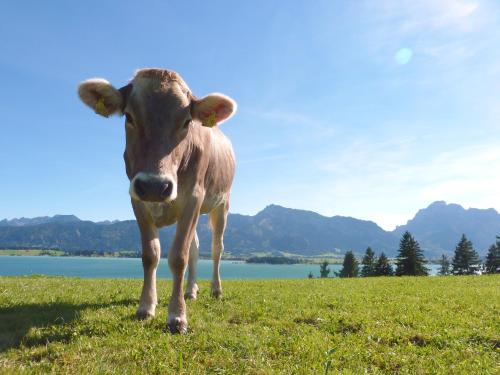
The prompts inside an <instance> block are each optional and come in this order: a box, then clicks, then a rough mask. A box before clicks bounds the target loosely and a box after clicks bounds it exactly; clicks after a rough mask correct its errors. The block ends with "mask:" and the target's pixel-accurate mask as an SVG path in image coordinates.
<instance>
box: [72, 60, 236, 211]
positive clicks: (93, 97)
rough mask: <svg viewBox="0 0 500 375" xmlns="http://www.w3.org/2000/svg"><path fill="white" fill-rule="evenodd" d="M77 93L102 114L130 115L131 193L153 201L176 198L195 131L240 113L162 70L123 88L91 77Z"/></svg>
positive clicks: (231, 103)
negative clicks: (197, 94) (198, 96)
mask: <svg viewBox="0 0 500 375" xmlns="http://www.w3.org/2000/svg"><path fill="white" fill-rule="evenodd" d="M78 94H79V96H80V99H81V100H82V101H83V102H84V103H85V104H87V105H88V106H89V107H90V108H92V109H93V110H94V111H95V112H96V113H97V114H99V115H101V116H104V117H108V116H110V115H113V114H119V115H125V129H126V135H127V140H126V149H125V154H124V158H125V166H126V170H127V176H128V177H129V179H130V195H131V197H132V198H133V199H136V200H142V201H149V202H168V201H171V200H174V199H175V198H176V197H177V171H178V169H179V166H180V164H181V162H183V160H182V159H183V156H184V155H185V153H186V152H185V151H186V145H187V144H188V141H187V140H188V139H189V138H192V137H193V135H190V131H191V132H192V129H193V127H194V126H199V125H202V126H207V127H213V126H215V125H217V124H220V123H221V122H223V121H225V120H227V119H228V118H229V117H231V116H232V115H233V113H234V112H235V110H236V103H235V102H234V101H233V100H232V99H230V98H228V97H227V96H225V95H222V94H210V95H208V96H206V97H204V98H202V99H196V98H195V97H194V96H193V95H192V94H191V91H190V90H189V87H188V86H187V85H186V83H185V82H184V81H183V80H182V78H181V77H180V76H179V75H178V74H177V73H175V72H172V71H167V70H162V69H142V70H139V71H138V72H137V73H136V74H135V76H134V78H133V79H132V81H131V82H130V83H129V84H128V85H126V86H124V87H122V88H120V89H116V88H114V87H113V86H112V85H111V84H110V83H109V82H108V81H106V80H104V79H89V80H87V81H84V82H82V83H81V84H80V86H79V88H78Z"/></svg>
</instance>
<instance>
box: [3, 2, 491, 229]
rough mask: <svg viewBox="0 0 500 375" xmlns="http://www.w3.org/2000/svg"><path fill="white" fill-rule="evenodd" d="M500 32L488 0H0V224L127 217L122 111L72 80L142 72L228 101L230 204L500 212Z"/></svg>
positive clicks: (399, 212) (381, 219)
mask: <svg viewBox="0 0 500 375" xmlns="http://www.w3.org/2000/svg"><path fill="white" fill-rule="evenodd" d="M499 40H500V3H499V2H498V1H495V0H491V1H488V0H440V1H433V0H423V1H414V0H411V1H410V0H377V1H375V0H373V1H335V2H333V1H314V2H311V1H288V2H286V3H285V2H282V1H254V2H229V1H210V2H208V1H193V2H182V4H179V3H178V2H166V1H156V2H155V1H144V2H141V3H140V4H139V2H128V1H114V2H113V1H106V2H103V1H85V2H79V3H78V2H76V3H75V2H64V1H50V2H39V1H31V2H2V3H1V4H0V81H1V82H2V86H3V87H2V90H0V114H1V118H2V122H1V129H2V135H1V137H0V181H1V184H0V197H2V198H0V218H4V217H6V218H13V217H21V216H28V217H32V216H40V215H53V214H58V213H59V214H62V213H72V214H76V215H77V216H79V217H81V218H84V219H91V220H103V219H126V218H132V217H133V213H132V210H131V207H130V203H129V197H128V192H127V191H128V182H127V179H126V176H125V171H124V165H123V160H122V153H123V149H124V125H123V120H122V119H121V118H119V117H114V118H110V119H104V118H101V117H99V116H97V115H95V114H94V113H92V111H90V110H88V109H87V108H86V107H85V106H84V105H83V104H82V103H81V102H80V101H79V100H78V98H77V95H76V88H77V85H78V83H79V82H80V81H82V80H84V79H87V78H91V77H103V78H106V79H108V80H109V81H111V82H112V83H113V84H115V85H116V86H121V85H123V84H125V83H126V82H127V81H128V79H129V78H131V76H132V74H133V72H134V71H135V70H136V69H137V68H141V67H164V68H168V69H172V70H175V71H177V72H179V73H180V74H181V75H182V76H183V77H184V79H185V80H186V82H187V83H188V84H189V86H190V87H191V89H192V90H193V92H194V93H195V94H196V95H198V96H203V95H206V94H208V93H210V92H214V91H217V92H222V93H225V94H227V95H229V96H231V97H232V98H234V99H235V100H236V101H237V102H238V105H239V109H238V113H237V115H236V116H235V117H234V118H233V119H231V120H230V121H228V122H226V123H224V124H223V125H222V128H223V131H224V132H225V133H226V134H227V135H228V136H229V137H230V138H231V140H232V142H233V145H234V148H235V152H236V155H237V160H238V166H237V175H236V179H235V182H234V187H233V193H232V208H231V211H232V212H237V213H243V214H255V213H256V212H258V211H260V210H261V209H262V208H264V207H265V206H266V205H268V204H271V203H275V204H280V205H284V206H287V207H293V208H301V209H308V210H314V211H317V212H319V213H321V214H324V215H328V216H331V215H346V216H354V217H357V218H361V219H367V220H373V221H375V222H377V223H378V224H379V225H381V226H382V227H384V228H386V229H392V228H394V226H395V225H398V224H403V223H405V222H406V220H408V219H409V218H411V217H412V216H413V215H414V214H415V212H416V211H417V210H418V209H419V208H422V207H425V206H427V205H428V204H429V203H431V202H432V201H435V200H446V201H447V202H454V203H459V204H462V205H463V206H465V207H478V208H489V207H493V208H496V209H497V210H500V189H499V186H500V173H499V171H500V137H499V136H500V48H498V46H499Z"/></svg>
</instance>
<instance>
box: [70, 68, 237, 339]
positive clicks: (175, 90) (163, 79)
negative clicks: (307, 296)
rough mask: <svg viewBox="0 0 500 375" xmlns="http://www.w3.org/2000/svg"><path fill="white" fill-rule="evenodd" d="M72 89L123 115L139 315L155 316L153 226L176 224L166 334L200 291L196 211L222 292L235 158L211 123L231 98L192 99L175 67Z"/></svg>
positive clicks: (228, 112) (178, 327)
mask: <svg viewBox="0 0 500 375" xmlns="http://www.w3.org/2000/svg"><path fill="white" fill-rule="evenodd" d="M78 94H79V96H80V99H81V100H82V101H83V102H84V103H85V104H87V105H88V106H89V107H91V108H92V109H93V110H94V111H95V112H96V113H98V114H99V115H101V116H104V117H108V116H109V115H112V114H124V115H125V129H126V147H125V153H124V159H125V168H126V172H127V176H128V178H129V180H130V188H129V192H130V197H131V201H132V207H133V210H134V214H135V217H136V218H137V224H138V225H139V230H140V233H141V242H142V265H143V268H144V284H143V287H142V294H141V299H140V305H139V308H138V309H137V317H138V318H140V319H146V318H151V317H153V316H154V315H155V310H156V305H157V296H156V269H157V266H158V263H159V260H160V253H161V251H160V241H159V237H158V230H159V228H160V227H163V226H165V225H171V224H174V223H177V229H176V232H175V237H174V240H173V243H172V246H171V248H170V251H169V253H168V264H169V266H170V270H171V271H172V276H173V289H172V296H171V298H170V303H169V305H168V319H167V327H168V329H169V330H170V332H172V333H185V332H186V331H187V318H186V303H185V300H184V299H185V298H190V299H195V298H196V295H197V292H198V285H197V283H196V266H197V260H198V247H199V242H198V236H197V234H196V224H197V222H198V217H199V215H200V214H202V213H207V214H208V215H209V221H210V225H211V228H212V257H213V262H214V263H213V278H212V295H213V296H214V297H216V298H219V297H220V296H221V294H222V288H221V280H220V274H219V266H220V258H221V254H222V252H223V250H224V244H223V236H224V229H225V226H226V220H227V213H228V209H229V194H230V189H231V183H232V181H233V176H234V169H235V159H234V153H233V149H232V146H231V143H230V141H229V140H228V139H227V138H226V136H224V134H223V133H222V132H221V131H220V130H219V128H218V127H217V126H216V125H218V124H220V123H222V122H223V121H225V120H227V119H228V118H230V117H231V116H232V115H233V114H234V112H235V110H236V103H235V102H234V101H233V100H232V99H230V98H228V97H227V96H225V95H221V94H210V95H208V96H205V97H204V98H202V99H197V98H196V97H195V96H193V94H192V93H191V90H190V89H189V87H188V86H187V84H186V83H185V82H184V81H183V80H182V78H181V77H180V76H179V75H178V74H177V73H175V72H172V71H168V70H162V69H142V70H139V71H137V72H136V74H135V76H134V77H133V79H132V80H131V82H130V83H129V84H128V85H126V86H124V87H122V88H120V89H116V88H115V87H113V86H112V85H111V84H110V83H109V82H108V81H106V80H103V79H90V80H87V81H84V82H82V83H81V84H80V86H79V88H78ZM186 267H187V268H188V281H187V289H186V293H185V294H183V293H182V291H183V289H182V288H183V279H184V273H185V271H186Z"/></svg>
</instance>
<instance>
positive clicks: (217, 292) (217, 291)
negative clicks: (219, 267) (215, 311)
mask: <svg viewBox="0 0 500 375" xmlns="http://www.w3.org/2000/svg"><path fill="white" fill-rule="evenodd" d="M212 297H214V298H215V299H219V298H222V289H220V288H212Z"/></svg>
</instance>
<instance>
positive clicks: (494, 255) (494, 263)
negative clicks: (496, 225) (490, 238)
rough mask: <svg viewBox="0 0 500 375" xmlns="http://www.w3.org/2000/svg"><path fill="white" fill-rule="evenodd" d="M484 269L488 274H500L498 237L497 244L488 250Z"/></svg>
mask: <svg viewBox="0 0 500 375" xmlns="http://www.w3.org/2000/svg"><path fill="white" fill-rule="evenodd" d="M484 267H485V271H486V273H500V237H497V243H496V244H494V245H491V246H490V248H489V249H488V254H487V255H486V262H485V264H484Z"/></svg>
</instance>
